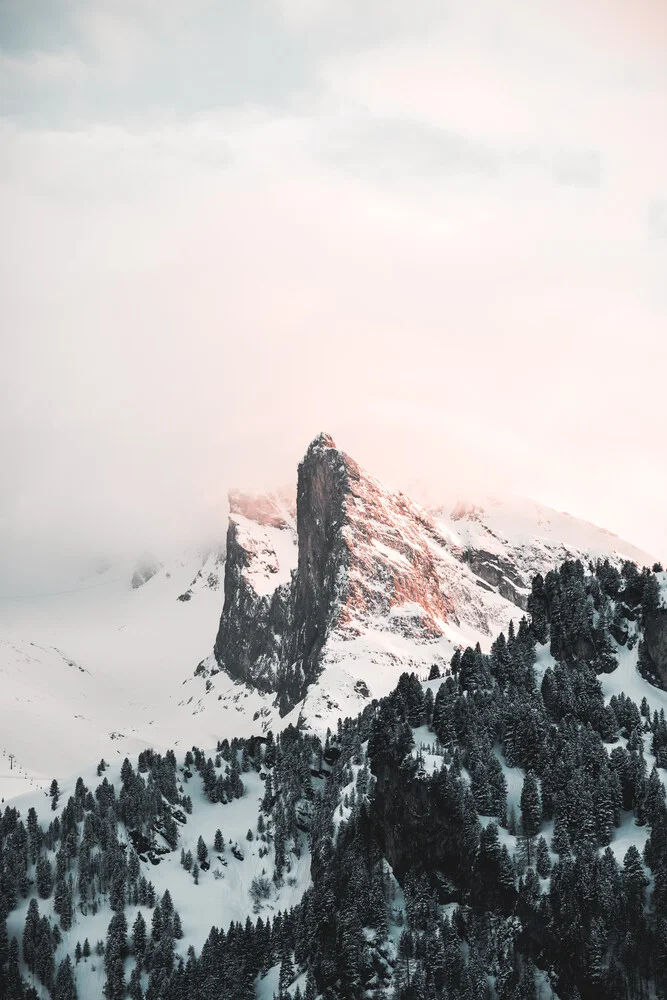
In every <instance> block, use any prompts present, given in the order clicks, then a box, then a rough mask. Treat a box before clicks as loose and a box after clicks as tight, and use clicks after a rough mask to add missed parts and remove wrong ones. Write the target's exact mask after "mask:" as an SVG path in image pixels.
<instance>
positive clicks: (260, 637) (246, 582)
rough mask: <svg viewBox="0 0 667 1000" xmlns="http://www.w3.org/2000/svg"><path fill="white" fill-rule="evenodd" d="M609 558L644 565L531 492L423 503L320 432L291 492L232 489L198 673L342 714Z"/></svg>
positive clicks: (483, 640) (312, 709) (639, 556)
mask: <svg viewBox="0 0 667 1000" xmlns="http://www.w3.org/2000/svg"><path fill="white" fill-rule="evenodd" d="M605 556H609V557H610V558H612V559H616V560H617V561H618V560H622V559H632V560H633V561H635V562H637V563H639V564H640V565H643V564H646V563H648V562H649V561H650V557H649V556H648V555H647V554H646V553H642V552H641V551H640V550H639V549H636V548H635V547H634V546H631V545H629V544H628V543H625V542H623V541H622V540H620V539H618V538H616V536H614V535H611V534H610V533H609V532H605V531H603V530H602V529H599V528H596V527H595V525H591V524H588V523H587V522H585V521H580V520H578V519H577V518H573V517H571V516H570V515H567V514H559V513H558V512H557V511H554V510H551V509H550V508H548V507H544V506H542V505H540V504H536V503H535V502H533V501H511V502H510V501H499V500H495V499H489V498H484V499H482V500H481V501H479V502H477V501H476V502H473V503H466V504H458V505H457V506H456V507H455V508H454V510H453V511H450V510H448V509H442V508H433V509H431V510H427V509H425V508H424V507H421V506H419V505H418V504H416V503H415V502H414V501H412V500H411V499H410V498H409V497H407V496H405V495H404V494H403V493H400V492H395V491H392V490H391V489H388V488H387V487H386V486H384V485H383V484H382V483H380V482H379V481H378V480H377V479H375V478H374V477H373V476H371V475H370V474H369V473H368V472H366V470H365V469H363V468H362V467H361V466H360V465H359V464H358V463H357V462H356V461H355V460H354V459H353V458H352V457H351V456H349V455H348V454H346V452H344V451H343V450H341V449H340V448H339V447H338V446H337V445H336V443H335V442H334V440H333V438H332V437H331V436H330V435H329V434H326V433H322V434H319V435H318V436H317V437H315V438H314V439H313V441H311V443H310V445H309V446H308V448H307V450H306V454H305V455H304V457H303V459H302V461H301V462H300V464H299V468H298V478H297V489H296V498H294V494H293V493H292V491H290V490H281V491H278V492H277V493H271V494H266V495H259V494H245V493H241V492H238V491H236V492H233V493H232V494H231V495H230V518H229V528H228V534H227V561H226V566H225V601H224V607H223V610H222V615H221V619H220V626H219V629H218V634H217V637H216V641H215V646H214V655H213V656H212V657H209V658H208V659H207V660H205V661H202V663H201V664H200V666H199V668H198V672H199V673H203V674H207V675H209V674H215V673H216V672H219V671H221V670H222V671H224V672H225V673H226V674H227V675H229V677H231V678H232V679H234V680H236V681H243V682H245V683H246V684H248V685H250V686H251V687H253V688H255V689H257V690H258V691H259V692H260V693H262V694H263V695H269V696H270V697H271V698H272V699H275V701H276V704H277V706H278V707H279V709H280V712H281V714H285V713H286V712H288V711H290V710H291V709H292V708H294V707H295V706H297V705H298V706H299V709H298V711H299V712H302V713H303V715H302V717H303V718H305V719H307V720H310V724H314V725H319V724H321V723H320V722H314V721H313V720H315V719H317V720H324V719H327V720H332V721H333V723H335V721H336V718H337V717H338V715H341V714H342V715H345V714H349V713H352V712H354V711H356V710H358V708H359V707H360V703H361V702H363V700H364V699H365V698H368V697H379V696H382V695H383V694H386V693H387V691H388V690H390V689H391V686H392V685H393V684H394V683H395V682H396V680H397V679H398V676H399V675H400V673H401V672H403V671H404V670H418V671H422V672H426V671H428V670H429V669H430V667H431V666H432V664H433V663H434V662H438V663H440V664H444V663H446V662H449V659H450V658H451V655H452V652H453V650H454V648H455V647H457V646H461V645H468V644H471V645H474V644H475V643H476V642H480V644H481V645H482V647H483V648H485V646H486V645H487V644H488V642H489V641H490V639H491V638H492V636H493V635H495V634H497V632H498V631H500V629H505V628H506V627H507V625H508V623H509V620H510V618H515V619H518V618H520V616H521V614H522V613H523V611H524V610H525V609H526V606H527V599H528V595H529V593H530V585H531V580H532V578H533V576H534V575H535V574H536V573H542V574H543V575H544V574H546V573H547V572H548V571H549V570H550V569H552V568H553V567H555V566H556V565H558V564H559V563H561V562H562V561H563V560H564V559H568V558H580V559H582V561H585V562H586V561H588V560H590V559H595V558H598V557H603V558H604V557H605ZM304 699H305V700H304ZM295 711H297V710H296V709H295Z"/></svg>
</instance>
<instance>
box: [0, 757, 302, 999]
mask: <svg viewBox="0 0 667 1000" xmlns="http://www.w3.org/2000/svg"><path fill="white" fill-rule="evenodd" d="M184 753H185V748H184V749H183V754H184ZM177 758H178V763H179V767H180V766H181V765H182V763H183V760H182V756H179V755H178V754H177ZM131 760H132V763H133V764H134V765H135V766H136V759H134V758H131ZM223 764H224V762H223ZM120 766H121V760H119V759H116V760H115V761H114V762H113V763H112V764H111V765H110V767H109V768H108V769H107V770H106V771H105V773H104V777H106V778H107V780H108V781H109V782H110V784H112V785H113V786H114V787H115V789H116V792H117V793H118V791H119V790H120V787H121V784H122V782H121V780H120ZM79 774H80V775H81V777H82V778H83V780H84V782H85V783H86V785H87V786H88V788H89V789H91V790H93V789H95V788H96V787H97V785H98V784H99V783H100V781H101V780H102V778H100V777H98V776H97V774H96V771H95V766H94V765H92V766H88V767H86V768H82V769H81V770H79V771H78V772H76V774H72V775H71V777H69V778H67V779H65V780H63V781H61V782H60V788H61V797H60V804H59V807H58V811H57V813H55V814H54V813H52V811H51V808H50V803H49V799H48V794H47V792H46V791H44V790H40V791H37V790H32V791H30V792H28V793H24V794H22V795H19V796H17V797H16V798H14V799H13V800H12V805H13V806H14V807H15V808H17V809H18V810H19V811H20V813H21V815H22V816H23V817H25V816H26V815H27V813H28V810H29V808H30V807H31V806H34V808H35V809H36V811H37V814H38V816H39V817H40V819H41V820H42V824H44V821H46V822H47V823H48V821H49V820H50V819H52V818H53V816H54V815H57V814H58V813H60V812H61V811H62V809H63V807H64V806H65V804H66V802H67V800H68V798H69V796H70V795H73V794H74V787H75V784H76V778H77V777H78V775H79ZM179 777H180V778H181V780H183V776H182V775H179ZM241 777H242V780H243V784H244V789H245V791H244V795H243V797H242V798H240V799H234V800H233V801H232V802H229V803H227V804H225V805H222V804H220V803H215V804H214V803H211V802H209V801H208V799H207V798H206V796H205V794H204V792H203V787H202V782H201V779H200V778H199V776H198V775H197V774H196V772H195V774H194V776H193V777H192V778H191V779H190V780H189V781H187V782H184V783H183V788H184V791H185V793H186V794H188V795H189V796H190V797H191V799H192V815H190V816H188V817H187V822H186V824H185V825H184V826H182V827H179V842H178V847H177V849H176V850H175V851H172V852H170V853H169V854H166V855H164V856H163V857H162V860H161V861H160V864H159V865H152V864H151V863H150V861H147V862H141V871H142V874H143V875H145V877H146V878H147V879H148V880H150V881H151V882H152V883H153V885H154V886H155V891H156V894H157V896H158V897H160V896H162V894H163V893H164V891H165V890H166V889H169V892H170V894H171V896H172V899H173V902H174V906H175V908H176V910H177V911H178V913H179V915H180V917H181V923H182V927H183V938H182V939H181V940H179V941H177V942H176V954H177V956H181V957H183V959H184V960H185V959H186V957H187V949H188V947H189V946H190V945H194V948H195V951H196V953H197V954H199V953H200V951H201V947H202V945H203V944H204V942H205V940H206V938H207V937H208V934H209V932H210V930H211V927H212V926H216V927H223V928H225V929H226V928H227V927H229V924H230V923H231V922H232V921H240V922H242V923H245V921H246V918H247V917H248V916H250V918H251V919H252V920H253V922H254V921H255V920H256V919H257V917H258V916H261V917H262V918H263V919H266V918H267V917H268V916H270V917H271V918H273V917H274V916H275V915H276V914H277V913H278V911H279V910H282V911H285V910H289V909H290V908H291V907H293V906H295V905H296V904H297V903H298V902H299V901H300V900H301V897H302V895H303V893H304V892H305V890H306V888H307V887H308V886H309V885H310V853H309V850H308V843H307V838H306V837H304V836H301V837H300V846H301V856H300V857H299V858H296V857H295V856H294V854H293V853H291V852H290V851H288V853H287V870H286V872H285V880H284V884H283V885H282V886H281V887H280V888H279V889H277V888H276V887H275V885H274V883H273V882H271V895H270V897H269V898H268V899H266V900H264V901H263V903H262V905H261V909H256V908H253V901H252V898H251V896H250V886H251V883H252V881H253V879H254V878H255V877H256V876H260V875H263V874H266V875H267V876H268V878H269V879H271V877H272V875H273V871H274V848H273V844H271V845H270V846H269V852H268V854H266V855H265V856H264V857H263V858H260V857H259V853H258V852H259V848H260V846H266V844H265V843H263V842H262V841H261V840H259V839H258V836H257V818H258V814H259V804H260V802H261V799H262V796H263V794H264V784H263V782H262V781H261V779H260V777H259V775H258V774H257V773H256V772H255V771H248V772H246V773H244V774H242V775H241ZM217 829H220V830H221V832H222V834H223V838H224V841H225V845H226V846H225V851H224V853H223V854H222V855H221V857H222V858H223V859H224V863H221V862H220V861H219V860H218V856H217V855H216V853H215V851H214V849H213V840H214V837H215V832H216V830H217ZM249 829H250V830H251V831H252V832H253V837H254V839H253V840H252V841H248V840H247V839H246V835H247V832H248V830H249ZM200 835H201V836H202V837H203V838H204V841H205V843H206V846H207V848H208V851H209V861H210V862H211V867H210V870H209V871H201V872H200V874H199V884H198V885H195V883H194V880H193V878H192V875H191V874H190V873H189V872H187V871H186V870H185V869H184V868H183V867H182V866H181V864H180V852H181V848H183V849H184V850H185V851H186V852H187V851H188V850H190V851H191V852H192V855H193V857H195V858H196V856H197V839H198V837H199V836H200ZM119 838H120V840H121V841H123V839H126V834H125V831H124V827H123V825H122V824H121V825H120V828H119ZM230 842H231V843H230ZM234 844H237V845H238V847H239V848H240V850H241V853H242V854H243V860H242V861H240V860H238V859H237V858H235V857H234V855H233V854H232V851H231V847H232V846H233V845H234ZM51 861H52V862H53V854H52V855H51ZM216 873H217V874H216ZM38 903H39V910H40V915H53V895H52V896H51V898H50V899H48V900H42V899H40V900H38ZM28 904H29V899H26V900H21V902H20V904H19V906H18V907H17V908H16V909H15V910H13V911H12V912H11V913H10V914H9V917H8V921H7V926H8V931H9V936H10V938H11V937H12V936H17V937H18V939H19V941H20V939H21V934H22V932H23V926H24V924H25V917H26V913H27V909H28ZM138 910H141V911H142V912H143V915H144V918H145V919H146V922H147V924H148V926H149V927H150V923H151V918H152V910H150V909H148V908H147V907H136V906H127V907H126V908H125V916H126V918H127V921H128V928H129V929H131V928H132V924H133V923H134V920H135V918H136V914H137V912H138ZM110 918H111V911H110V909H109V907H108V906H107V905H103V906H101V908H100V910H99V912H98V913H97V914H96V915H92V914H88V915H86V916H83V915H82V914H81V913H80V912H79V910H78V908H77V907H75V908H74V918H73V925H72V928H71V930H69V931H63V932H62V936H63V942H62V944H61V945H60V946H59V948H58V950H57V952H56V964H57V963H58V961H59V960H60V959H61V958H64V957H65V955H66V954H67V953H69V954H70V955H71V954H73V952H74V948H75V945H76V942H77V941H80V942H81V943H83V939H84V938H85V937H88V939H89V941H90V945H91V948H92V949H93V954H92V955H91V957H90V958H89V959H88V960H87V961H82V962H81V963H80V964H79V965H77V966H76V976H77V987H78V991H79V996H80V997H82V998H85V1000H102V998H103V996H104V994H103V985H104V959H103V958H100V957H98V956H96V955H95V954H94V948H95V943H96V942H97V941H98V940H104V939H105V938H106V932H107V927H108V924H109V920H110ZM55 920H56V922H57V920H58V918H57V917H56V918H55ZM133 965H134V960H133V959H132V958H128V959H127V961H126V975H127V976H128V978H129V973H130V971H131V969H132V968H133ZM23 971H24V973H25V974H26V975H28V976H29V973H28V972H27V970H26V969H25V968H23ZM29 978H30V980H32V977H31V976H29ZM35 985H36V987H37V989H38V992H39V993H40V996H42V997H43V998H44V1000H46V998H47V997H48V994H47V992H46V990H45V989H44V988H43V987H41V986H40V985H39V983H38V982H37V981H35ZM145 986H146V981H145V982H144V987H145ZM269 995H270V994H269Z"/></svg>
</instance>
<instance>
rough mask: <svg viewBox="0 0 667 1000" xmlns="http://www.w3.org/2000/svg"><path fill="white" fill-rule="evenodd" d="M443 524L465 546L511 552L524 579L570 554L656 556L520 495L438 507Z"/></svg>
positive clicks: (646, 559) (642, 561)
mask: <svg viewBox="0 0 667 1000" xmlns="http://www.w3.org/2000/svg"><path fill="white" fill-rule="evenodd" d="M434 513H435V515H436V517H437V520H438V525H439V527H441V528H443V530H446V531H447V532H448V533H449V537H450V538H451V539H452V543H453V544H454V545H458V546H459V547H460V548H461V549H462V550H464V551H465V550H467V549H476V550H484V551H486V552H490V553H492V554H494V555H497V556H501V557H505V558H508V559H510V560H511V561H512V563H513V564H514V565H515V566H516V567H517V568H518V569H519V570H520V572H521V574H522V575H523V576H524V578H525V580H526V583H527V584H530V580H531V579H532V577H533V576H534V575H535V574H536V573H538V572H539V573H542V574H544V573H545V572H547V571H548V570H549V569H553V567H554V566H556V565H557V564H559V563H561V562H562V561H563V560H564V559H567V558H570V559H572V558H577V557H581V558H584V559H586V560H588V559H597V558H605V557H609V558H611V559H616V560H620V559H631V560H632V561H633V562H636V563H637V564H638V565H639V566H652V565H653V563H654V562H655V559H654V557H653V556H651V555H650V554H649V553H648V552H645V551H643V550H642V549H640V548H638V547H637V546H636V545H632V544H631V543H630V542H626V541H625V540H624V539H622V538H619V537H618V535H615V534H613V532H611V531H607V530H606V529H605V528H600V527H598V526H597V525H596V524H592V523H591V522H590V521H585V520H582V519H581V518H578V517H574V516H573V515H572V514H568V513H566V512H564V511H557V510H554V509H553V508H551V507H546V506H545V505H544V504H541V503H538V502H537V501H535V500H530V499H526V498H521V497H511V498H508V499H499V498H497V497H483V498H481V499H480V500H478V501H474V502H462V503H459V504H457V505H456V507H455V508H454V509H453V510H452V511H449V510H446V509H444V508H435V511H434Z"/></svg>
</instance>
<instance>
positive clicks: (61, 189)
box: [0, 0, 667, 594]
mask: <svg viewBox="0 0 667 1000" xmlns="http://www.w3.org/2000/svg"><path fill="white" fill-rule="evenodd" d="M627 7H628V5H627V4H626V5H622V4H621V3H620V2H618V3H617V2H609V0H606V2H604V3H603V2H602V0H586V2H585V3H583V4H581V3H579V4H575V3H574V2H565V3H562V2H557V0H536V2H532V3H527V2H523V0H510V2H509V3H507V2H506V3H500V2H493V0H473V2H472V3H470V2H467V0H454V2H451V3H447V4H442V3H436V2H425V0H416V2H415V3H410V4H407V3H399V2H393V0H391V2H387V0H383V2H380V0H357V2H355V3H352V2H351V0H349V2H348V0H311V2H308V0H244V2H243V3H238V2H231V0H228V2H219V0H216V2H213V0H189V2H187V3H185V2H180V0H160V2H157V0H133V2H129V0H105V2H102V0H100V2H92V0H48V2H47V0H4V2H3V3H2V4H1V5H0V218H1V219H2V228H1V230H0V253H1V260H0V319H1V329H2V348H3V350H2V360H3V364H2V366H1V367H0V461H1V466H0V468H1V474H0V588H1V590H2V592H3V593H5V594H12V593H15V592H17V591H20V590H24V589H26V588H28V589H32V590H35V591H37V590H39V588H40V587H48V586H50V585H52V584H53V581H54V580H56V579H60V578H61V577H62V576H63V574H64V568H65V567H66V566H70V565H72V564H75V563H77V562H78V561H79V560H80V559H83V558H84V557H88V556H95V555H98V554H105V555H108V556H109V557H110V558H119V557H121V556H131V555H133V554H134V553H135V552H136V553H138V552H140V551H142V550H143V549H146V548H151V549H154V550H155V551H158V552H162V551H165V550H166V549H169V550H178V549H179V547H182V546H185V545H191V544H195V543H197V542H198V541H200V540H202V539H204V538H211V537H213V538H215V537H218V538H221V537H223V536H224V531H225V527H226V503H225V497H226V491H227V489H228V488H229V487H230V486H234V485H242V486H243V485H248V486H250V487H257V488H259V487H262V486H267V485H274V484H276V483H282V482H288V481H290V480H293V479H294V478H295V475H296V465H297V462H298V460H299V458H300V457H301V455H302V453H303V451H304V449H305V447H306V446H307V444H308V442H309V440H310V439H311V438H312V437H313V436H314V435H315V434H316V433H318V432H319V431H320V430H327V431H329V432H330V433H331V434H332V435H333V436H334V437H335V438H336V440H337V442H338V443H339V445H340V446H341V447H343V448H344V449H345V450H346V451H348V452H349V453H350V454H352V455H353V456H354V457H356V458H357V459H358V460H359V461H361V462H362V464H365V465H366V466H368V467H369V468H370V470H371V471H372V472H373V473H374V474H376V475H377V476H379V477H381V478H386V479H388V480H389V481H390V482H391V483H393V484H395V485H397V486H400V487H403V488H406V489H414V490H416V492H417V493H418V494H421V495H428V496H429V497H430V498H436V497H442V498H443V500H445V501H446V502H453V501H454V500H455V499H456V497H457V496H459V495H466V494H471V493H475V492H483V493H484V492H501V493H503V492H512V493H517V494H522V495H526V494H527V495H531V496H534V497H535V498H537V499H539V500H542V501H543V502H545V503H548V504H551V505H553V506H556V507H558V508H560V509H567V510H569V511H571V512H572V513H575V514H579V515H581V516H583V517H587V518H589V519H591V520H594V521H596V522H597V523H600V524H603V525H604V526H605V527H608V528H610V529H611V530H614V531H617V532H618V533H620V534H622V535H624V536H625V537H627V538H629V539H630V540H632V541H634V542H635V543H637V544H638V545H641V546H643V547H644V548H646V549H648V550H649V551H652V552H655V553H656V555H658V556H661V557H662V558H663V559H664V558H665V557H666V556H667V518H666V517H665V510H666V508H667V461H666V455H665V435H666V432H667V392H666V388H667V280H666V279H667V129H666V128H665V122H667V11H666V9H665V7H664V6H663V5H661V4H658V2H657V0H653V2H649V0H643V2H639V3H637V4H634V5H633V9H632V10H628V9H627Z"/></svg>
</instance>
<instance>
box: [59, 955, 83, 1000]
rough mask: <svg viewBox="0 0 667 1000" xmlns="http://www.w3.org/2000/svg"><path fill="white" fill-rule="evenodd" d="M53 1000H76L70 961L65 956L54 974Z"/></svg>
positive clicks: (67, 956)
mask: <svg viewBox="0 0 667 1000" xmlns="http://www.w3.org/2000/svg"><path fill="white" fill-rule="evenodd" d="M55 1000H78V995H77V991H76V983H75V981H74V970H73V969H72V960H71V959H70V957H69V955H66V956H65V958H64V959H63V960H62V962H61V963H60V965H59V966H58V972H57V974H56V988H55Z"/></svg>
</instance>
